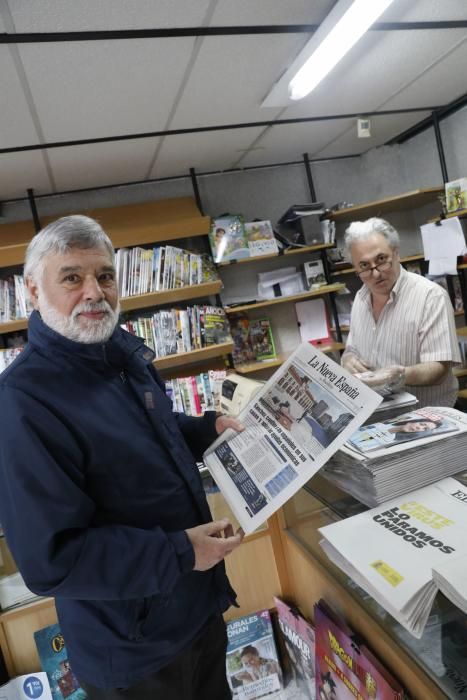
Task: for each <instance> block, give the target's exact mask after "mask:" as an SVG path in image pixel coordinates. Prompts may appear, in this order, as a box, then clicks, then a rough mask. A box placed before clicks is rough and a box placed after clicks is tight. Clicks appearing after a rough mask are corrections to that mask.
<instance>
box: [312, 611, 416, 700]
mask: <svg viewBox="0 0 467 700" xmlns="http://www.w3.org/2000/svg"><path fill="white" fill-rule="evenodd" d="M314 617H315V625H316V657H315V658H316V698H317V700H351V699H355V698H360V699H361V700H403V698H404V690H403V688H402V686H401V685H400V684H399V683H398V681H396V679H395V678H394V677H393V676H392V675H391V674H390V673H389V671H388V670H387V669H386V668H384V666H383V665H382V664H381V663H380V662H379V661H378V660H377V659H376V657H374V656H373V654H372V653H371V652H370V650H369V649H368V648H367V647H366V646H364V645H363V644H361V643H360V640H357V639H356V636H355V635H354V634H353V632H352V630H351V629H350V628H349V627H348V626H347V625H346V623H345V622H344V621H343V620H342V619H341V618H339V617H338V616H337V615H336V614H335V613H334V611H332V610H331V609H330V608H329V606H328V605H326V603H325V601H323V600H320V601H319V603H318V604H317V605H315V615H314Z"/></svg>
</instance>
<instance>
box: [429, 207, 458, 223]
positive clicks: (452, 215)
mask: <svg viewBox="0 0 467 700" xmlns="http://www.w3.org/2000/svg"><path fill="white" fill-rule="evenodd" d="M456 216H457V217H459V219H465V217H467V209H459V211H450V212H449V213H448V214H444V215H443V216H435V217H434V218H433V219H429V220H428V221H427V223H428V224H437V223H439V222H440V221H442V220H443V219H454V218H455V217H456Z"/></svg>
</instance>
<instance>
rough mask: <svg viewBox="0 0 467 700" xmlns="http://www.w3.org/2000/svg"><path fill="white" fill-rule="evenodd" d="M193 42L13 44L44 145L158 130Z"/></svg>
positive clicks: (146, 41) (132, 41) (173, 95)
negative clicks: (41, 131)
mask: <svg viewBox="0 0 467 700" xmlns="http://www.w3.org/2000/svg"><path fill="white" fill-rule="evenodd" d="M193 43H194V39H192V38H189V39H161V40H159V41H154V40H149V39H148V40H131V41H102V42H75V43H68V44H66V43H65V44H62V43H59V44H55V43H54V44H25V45H21V46H20V54H21V56H22V59H23V62H24V66H25V70H26V75H27V78H28V80H29V83H30V85H31V90H32V94H33V97H34V101H35V104H36V108H37V112H38V114H39V117H40V120H41V124H42V128H43V131H44V136H45V139H46V141H60V140H70V139H71V140H76V139H86V138H96V137H101V136H109V135H116V134H131V133H141V132H146V131H156V130H161V129H163V128H164V126H165V123H166V119H167V115H168V113H169V111H170V107H171V105H172V102H173V100H174V97H175V94H176V92H177V90H178V87H179V84H180V81H181V79H182V76H183V74H184V71H185V68H186V64H187V62H188V60H189V57H190V54H191V50H192V47H193ZM84 58H85V60H83V59H84ZM168 66H169V67H170V69H169V74H168Z"/></svg>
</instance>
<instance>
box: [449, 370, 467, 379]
mask: <svg viewBox="0 0 467 700" xmlns="http://www.w3.org/2000/svg"><path fill="white" fill-rule="evenodd" d="M452 373H453V375H454V376H455V377H458V378H459V377H467V367H454V369H453V370H452Z"/></svg>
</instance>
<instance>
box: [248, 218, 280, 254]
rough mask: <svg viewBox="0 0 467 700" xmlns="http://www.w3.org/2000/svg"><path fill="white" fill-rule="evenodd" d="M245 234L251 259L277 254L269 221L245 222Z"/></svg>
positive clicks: (276, 246) (275, 242)
mask: <svg viewBox="0 0 467 700" xmlns="http://www.w3.org/2000/svg"><path fill="white" fill-rule="evenodd" d="M245 234H246V238H247V241H248V250H249V251H250V256H251V257H252V258H253V257H257V256H260V255H271V254H274V253H278V252H279V248H278V245H277V240H276V237H275V236H274V231H273V230H272V226H271V222H270V221H251V222H246V223H245Z"/></svg>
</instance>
